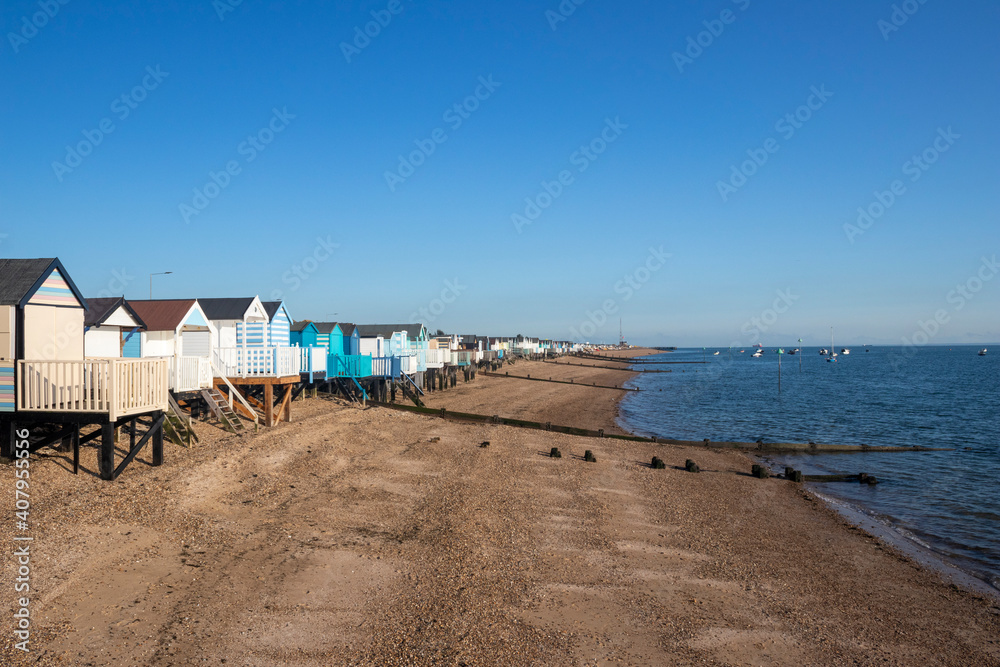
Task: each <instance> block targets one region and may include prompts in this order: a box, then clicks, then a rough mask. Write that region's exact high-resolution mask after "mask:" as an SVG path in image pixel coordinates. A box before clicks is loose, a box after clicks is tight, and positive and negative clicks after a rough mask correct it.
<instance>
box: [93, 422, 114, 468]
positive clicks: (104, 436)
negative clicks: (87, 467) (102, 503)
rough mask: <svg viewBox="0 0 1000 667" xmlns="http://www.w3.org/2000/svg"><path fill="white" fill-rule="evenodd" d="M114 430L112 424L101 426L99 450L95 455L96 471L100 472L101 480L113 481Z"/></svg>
mask: <svg viewBox="0 0 1000 667" xmlns="http://www.w3.org/2000/svg"><path fill="white" fill-rule="evenodd" d="M116 430H117V429H116V428H115V425H114V424H110V423H109V424H101V448H100V451H99V452H98V455H97V456H98V459H97V469H98V470H99V471H100V474H101V479H105V480H111V479H114V474H115V431H116Z"/></svg>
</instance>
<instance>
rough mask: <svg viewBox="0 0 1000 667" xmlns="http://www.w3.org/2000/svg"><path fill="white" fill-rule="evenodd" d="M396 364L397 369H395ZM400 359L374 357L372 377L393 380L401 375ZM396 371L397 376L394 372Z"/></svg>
mask: <svg viewBox="0 0 1000 667" xmlns="http://www.w3.org/2000/svg"><path fill="white" fill-rule="evenodd" d="M394 363H395V365H396V368H393V364H394ZM398 367H399V357H372V370H371V373H370V375H371V376H372V377H377V378H391V377H396V376H397V375H398V374H399V371H398V370H397V369H398ZM393 371H395V374H394V372H393Z"/></svg>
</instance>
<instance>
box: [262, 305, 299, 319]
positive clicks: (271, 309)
mask: <svg viewBox="0 0 1000 667" xmlns="http://www.w3.org/2000/svg"><path fill="white" fill-rule="evenodd" d="M260 303H261V305H262V306H264V312H265V313H267V319H269V320H273V319H274V316H275V314H276V313H277V312H278V309H279V308H281V306H282V305H283V304H284V303H285V302H284V301H261V302H260ZM289 319H291V318H289Z"/></svg>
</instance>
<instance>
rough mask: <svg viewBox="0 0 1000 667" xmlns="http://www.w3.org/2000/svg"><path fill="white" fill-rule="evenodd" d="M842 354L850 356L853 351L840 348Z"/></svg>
mask: <svg viewBox="0 0 1000 667" xmlns="http://www.w3.org/2000/svg"><path fill="white" fill-rule="evenodd" d="M840 353H841V354H850V353H851V351H850V350H849V349H848V348H846V347H842V348H840Z"/></svg>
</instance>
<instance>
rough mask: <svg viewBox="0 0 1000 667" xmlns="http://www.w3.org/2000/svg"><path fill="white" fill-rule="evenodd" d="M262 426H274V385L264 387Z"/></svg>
mask: <svg viewBox="0 0 1000 667" xmlns="http://www.w3.org/2000/svg"><path fill="white" fill-rule="evenodd" d="M264 425H265V426H267V427H268V428H270V427H272V426H274V385H272V384H265V385H264Z"/></svg>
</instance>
